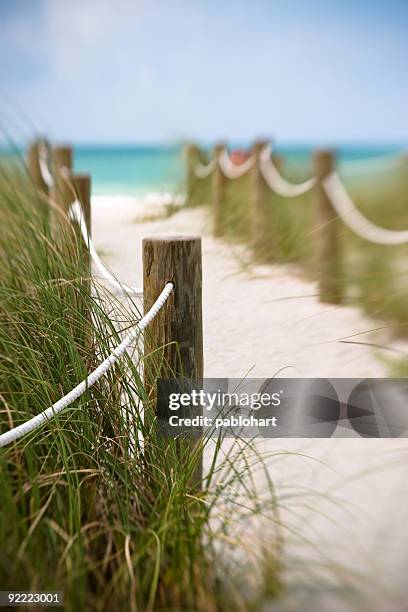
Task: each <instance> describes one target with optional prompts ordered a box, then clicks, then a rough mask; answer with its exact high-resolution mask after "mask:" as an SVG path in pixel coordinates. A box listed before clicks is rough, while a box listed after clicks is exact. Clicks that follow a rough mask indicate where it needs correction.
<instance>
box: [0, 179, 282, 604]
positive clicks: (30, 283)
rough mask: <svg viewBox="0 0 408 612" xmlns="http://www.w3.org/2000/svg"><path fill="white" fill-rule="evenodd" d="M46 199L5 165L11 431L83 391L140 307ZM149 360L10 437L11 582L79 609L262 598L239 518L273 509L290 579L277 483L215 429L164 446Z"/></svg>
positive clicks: (2, 280) (5, 457)
mask: <svg viewBox="0 0 408 612" xmlns="http://www.w3.org/2000/svg"><path fill="white" fill-rule="evenodd" d="M48 209H49V206H48V202H47V201H46V199H45V198H44V197H43V196H41V195H40V194H39V193H37V192H36V190H35V189H34V188H33V186H32V185H31V184H30V181H29V179H28V177H27V175H26V173H25V170H24V168H20V169H19V170H17V171H14V170H13V172H10V170H9V169H7V170H1V175H0V255H1V268H0V310H1V313H0V317H1V321H2V324H1V327H0V381H1V385H0V389H1V392H0V432H1V433H2V432H4V431H6V430H8V429H9V428H10V427H12V426H15V425H18V424H19V423H22V422H24V421H25V420H27V419H28V418H30V417H31V416H33V415H35V414H38V413H39V412H41V411H42V410H44V409H45V408H47V407H48V406H49V405H51V404H52V403H53V402H55V401H56V400H57V399H59V398H60V397H61V396H62V395H64V394H65V393H67V392H68V391H69V390H71V389H72V388H73V387H74V386H75V385H77V384H78V382H80V381H81V380H82V379H84V377H85V376H86V374H87V372H89V371H90V370H92V369H93V368H95V367H96V366H97V365H98V364H99V363H100V361H101V360H102V359H103V358H104V357H106V356H107V355H108V354H109V352H110V351H111V350H112V348H113V347H114V346H115V345H116V344H118V342H119V340H120V339H121V333H120V331H118V330H126V329H128V328H129V327H130V326H132V325H134V323H135V321H136V320H137V319H138V318H140V314H139V313H138V312H137V304H135V303H131V304H130V305H129V304H123V303H119V302H117V301H115V300H114V298H113V297H112V296H110V295H108V294H107V293H106V291H104V290H103V289H102V288H101V287H98V285H97V284H96V283H94V282H93V281H91V279H90V278H89V270H88V262H87V256H86V253H85V252H84V249H83V248H82V245H81V243H80V242H79V239H78V238H77V237H76V235H75V233H74V232H73V230H72V228H70V227H69V226H65V230H64V231H63V235H62V236H60V239H59V240H58V241H55V239H54V237H53V234H52V232H51V229H50V223H49V218H48V214H47V211H48ZM66 241H69V242H70V244H73V245H74V248H73V249H71V250H70V256H69V257H67V251H66V249H65V248H64V243H65V242H66ZM141 360H142V357H141V354H140V346H139V345H138V343H136V344H135V347H134V350H133V352H132V354H128V355H127V356H126V357H125V358H124V359H123V360H122V361H121V362H119V363H118V364H116V365H115V367H114V368H112V369H111V370H110V371H109V373H108V374H107V375H106V376H105V377H103V378H102V379H101V380H100V381H99V383H97V384H96V385H95V386H94V387H92V388H90V389H88V391H87V392H86V393H85V395H83V396H82V397H81V398H80V399H79V400H78V401H76V402H75V403H74V404H72V406H71V407H70V408H69V409H67V410H66V411H65V412H62V413H60V414H59V415H57V416H55V418H53V419H52V420H51V421H49V422H48V423H47V424H46V425H44V426H43V427H42V428H40V429H39V430H37V431H36V432H33V433H32V434H30V435H28V436H26V437H25V438H23V439H21V440H20V441H19V442H17V443H14V444H12V445H10V446H8V447H6V448H2V449H0V500H1V505H0V585H1V588H2V589H14V590H30V589H31V590H34V589H35V590H64V592H65V606H64V608H65V609H66V610H78V609H80V610H131V611H136V610H139V611H141V610H142V611H144V610H202V611H212V610H232V609H234V610H250V609H251V607H252V606H253V601H254V599H253V598H254V597H255V595H254V593H253V592H250V591H248V589H247V588H246V586H247V585H245V588H244V581H243V580H242V575H241V574H239V575H238V573H237V571H236V567H235V566H234V564H232V563H230V562H228V555H227V554H226V553H225V546H227V547H228V548H230V549H235V550H238V551H239V550H240V549H242V550H243V548H242V542H240V538H239V536H237V534H239V533H240V532H241V531H242V532H244V531H245V529H242V530H240V528H239V521H242V522H243V525H244V524H245V521H246V519H247V518H248V517H251V516H253V515H254V514H259V513H261V514H262V515H263V516H264V517H267V518H268V520H269V521H270V530H269V533H270V537H269V536H268V538H266V540H265V542H266V541H268V542H269V540H270V545H269V546H268V551H269V554H268V566H269V567H273V571H269V572H268V575H267V585H265V583H264V582H262V578H260V582H259V584H258V587H259V589H258V591H259V592H264V591H265V592H268V594H269V595H270V594H271V593H273V594H276V593H278V592H279V591H280V590H281V576H280V569H279V568H280V554H281V552H280V549H279V546H278V545H277V544H276V541H277V536H276V533H277V530H278V527H277V522H276V508H277V500H276V495H275V492H274V490H273V486H272V483H271V486H270V489H269V490H268V492H267V494H266V495H265V494H264V495H263V499H262V500H260V499H259V498H258V497H257V494H256V492H255V491H253V493H251V490H252V488H251V487H252V485H251V482H252V481H251V474H250V472H251V469H252V468H251V466H249V465H248V463H247V461H246V459H245V447H242V446H241V445H237V444H233V445H232V446H231V448H230V450H229V451H228V453H226V454H223V455H222V456H221V455H220V444H217V443H214V442H212V441H210V440H206V439H203V440H202V441H201V444H200V445H199V446H197V448H196V451H195V452H194V453H192V452H189V453H180V452H179V450H178V449H177V446H176V444H175V442H174V441H173V442H172V441H170V442H169V441H166V442H165V441H164V440H163V439H162V438H161V437H160V436H159V435H158V433H157V431H156V428H155V426H154V419H144V418H143V415H142V408H141V406H142V405H143V406H144V411H145V413H144V414H145V416H148V415H149V412H150V414H151V415H153V404H154V401H153V400H154V398H152V397H148V396H147V394H146V390H145V387H144V384H143V380H142V378H141ZM146 423H147V424H149V425H147V424H146ZM152 423H153V425H152ZM208 445H209V449H207V450H206V452H207V454H208V453H209V456H210V461H209V463H210V466H211V467H209V468H208V470H207V472H206V478H205V480H204V482H203V484H202V489H201V490H196V489H194V488H192V486H191V474H193V473H194V471H195V469H196V467H197V464H198V462H199V460H200V453H201V452H202V451H203V450H205V449H204V447H207V446H208ZM246 446H248V445H246ZM257 463H258V467H259V466H260V465H261V466H262V459H261V458H259V461H257ZM238 488H241V489H242V490H243V491H244V492H245V494H244V496H243V497H242V495H241V497H239V496H238V494H236V495H235V494H234V493H233V492H234V491H235V490H236V489H238ZM226 500H228V503H226ZM234 508H235V510H236V512H235V513H234ZM215 511H216V515H217V518H216V520H213V518H212V517H213V514H214V512H215ZM233 517H234V518H233ZM237 522H238V523H237ZM237 527H238V528H237ZM232 534H235V535H232ZM279 542H280V540H279ZM255 556H256V555H255ZM258 557H259V555H258ZM258 562H261V561H260V560H259V558H258ZM241 569H242V567H241ZM247 569H248V575H252V574H254V572H255V570H254V569H251V568H250V567H249V568H247ZM261 574H262V572H261ZM257 596H258V595H256V597H257Z"/></svg>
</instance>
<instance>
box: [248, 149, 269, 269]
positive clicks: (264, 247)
mask: <svg viewBox="0 0 408 612" xmlns="http://www.w3.org/2000/svg"><path fill="white" fill-rule="evenodd" d="M265 144H266V142H265V141H263V140H259V141H257V142H255V144H254V145H253V147H252V155H254V157H255V163H254V165H253V166H252V168H251V189H250V224H251V226H250V229H251V246H252V249H253V251H254V256H255V259H256V260H257V261H261V262H270V261H272V259H273V240H272V236H271V227H272V223H271V210H270V206H269V205H268V204H269V202H268V197H267V196H268V192H267V189H268V187H267V185H266V184H265V180H264V178H263V176H262V173H261V169H260V160H259V157H260V154H261V151H262V149H263V148H264V146H265Z"/></svg>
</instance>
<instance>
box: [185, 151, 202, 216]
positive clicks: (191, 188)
mask: <svg viewBox="0 0 408 612" xmlns="http://www.w3.org/2000/svg"><path fill="white" fill-rule="evenodd" d="M199 154H200V150H199V148H198V147H197V146H196V145H194V144H188V145H187V146H186V148H185V156H186V203H187V206H189V205H191V204H194V203H195V202H194V195H195V191H196V185H197V178H196V175H195V174H194V164H195V163H196V162H197V160H198V158H199Z"/></svg>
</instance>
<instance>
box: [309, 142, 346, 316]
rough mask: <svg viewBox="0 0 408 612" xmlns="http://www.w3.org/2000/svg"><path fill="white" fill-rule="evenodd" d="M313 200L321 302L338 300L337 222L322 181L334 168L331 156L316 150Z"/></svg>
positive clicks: (338, 246)
mask: <svg viewBox="0 0 408 612" xmlns="http://www.w3.org/2000/svg"><path fill="white" fill-rule="evenodd" d="M313 165H314V175H315V176H316V179H317V182H316V186H315V199H316V204H315V206H316V260H317V262H316V265H317V271H318V283H319V297H320V301H321V302H327V303H330V304H338V303H339V302H340V301H341V292H342V287H341V279H340V244H339V223H338V218H337V213H336V212H335V210H334V208H333V206H332V204H331V202H330V199H329V198H328V196H327V194H326V191H325V190H324V188H323V181H324V179H325V178H326V176H327V175H328V174H330V173H331V172H332V171H333V170H334V169H335V153H334V152H333V151H329V150H317V151H315V153H314V155H313Z"/></svg>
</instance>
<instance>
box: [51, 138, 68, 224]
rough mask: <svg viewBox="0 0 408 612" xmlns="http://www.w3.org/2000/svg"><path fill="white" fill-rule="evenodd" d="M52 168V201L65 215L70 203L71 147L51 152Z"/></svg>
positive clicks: (56, 148) (55, 149) (57, 148)
mask: <svg viewBox="0 0 408 612" xmlns="http://www.w3.org/2000/svg"><path fill="white" fill-rule="evenodd" d="M52 157H53V166H54V186H53V188H52V199H53V201H54V203H55V204H57V206H58V207H59V208H60V209H61V210H62V211H63V212H64V213H66V212H67V210H68V208H69V206H70V205H71V203H72V195H73V187H72V176H71V172H72V149H71V147H55V148H54V149H53V151H52Z"/></svg>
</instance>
